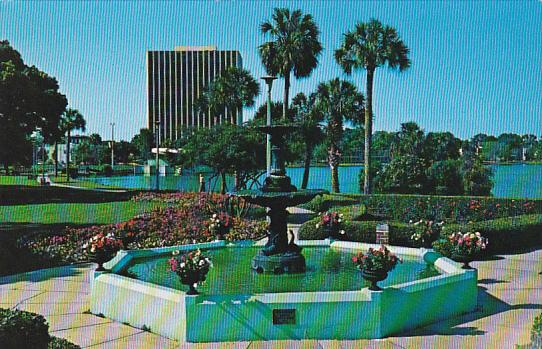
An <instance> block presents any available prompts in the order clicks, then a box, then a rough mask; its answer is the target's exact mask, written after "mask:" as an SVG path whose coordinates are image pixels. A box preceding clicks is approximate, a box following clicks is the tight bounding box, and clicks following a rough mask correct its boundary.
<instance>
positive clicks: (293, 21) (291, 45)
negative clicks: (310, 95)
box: [258, 8, 322, 119]
mask: <svg viewBox="0 0 542 349" xmlns="http://www.w3.org/2000/svg"><path fill="white" fill-rule="evenodd" d="M260 30H261V32H262V33H263V34H270V35H271V37H272V39H273V40H272V41H268V42H265V43H264V44H262V45H261V46H260V47H259V48H258V50H259V53H260V57H261V59H262V63H263V65H264V67H265V69H266V70H267V73H268V74H271V75H279V76H281V77H284V99H283V101H282V117H283V118H284V119H286V116H287V113H288V96H289V93H290V75H291V73H292V71H293V72H294V76H295V77H296V78H303V77H307V76H309V75H310V74H311V72H312V71H313V69H314V68H316V66H317V65H318V57H319V56H320V53H321V52H322V44H321V43H320V41H319V35H320V30H319V29H318V26H317V25H316V23H315V22H314V20H313V18H312V16H311V15H310V14H306V15H303V13H302V12H301V10H295V11H293V12H291V13H290V10H288V9H286V8H275V9H274V11H273V16H272V21H265V22H263V23H262V24H261V26H260Z"/></svg>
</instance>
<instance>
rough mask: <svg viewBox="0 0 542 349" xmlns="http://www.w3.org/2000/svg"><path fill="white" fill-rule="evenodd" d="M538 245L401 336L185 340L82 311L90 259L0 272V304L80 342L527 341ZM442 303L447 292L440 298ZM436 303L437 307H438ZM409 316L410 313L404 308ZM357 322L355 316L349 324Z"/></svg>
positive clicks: (541, 256)
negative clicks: (460, 305)
mask: <svg viewBox="0 0 542 349" xmlns="http://www.w3.org/2000/svg"><path fill="white" fill-rule="evenodd" d="M541 261H542V249H541V250H537V251H532V252H528V253H523V254H515V255H503V256H496V257H495V258H494V260H488V261H481V262H473V263H472V265H473V266H474V267H475V268H477V269H478V277H479V282H478V286H479V293H478V304H479V309H478V310H477V311H476V312H474V313H471V314H467V315H464V316H461V317H457V318H453V319H449V320H446V321H443V322H439V323H436V324H433V325H430V326H427V327H424V328H420V329H417V330H415V331H413V332H410V333H408V334H404V335H403V336H397V337H389V338H386V339H382V340H372V341H371V340H358V341H325V340H318V341H316V340H306V341H269V342H244V343H214V344H213V343H205V344H184V345H180V344H179V343H177V342H175V341H172V340H169V339H166V338H163V337H160V336H158V335H155V334H153V333H149V332H145V331H143V330H141V329H138V328H133V327H130V326H128V325H123V324H121V323H117V322H113V321H111V320H109V319H104V318H100V317H97V316H94V315H91V314H86V311H88V309H89V297H90V295H89V293H90V281H91V276H92V273H93V269H94V268H95V265H94V264H80V265H74V266H66V267H59V268H53V269H44V270H38V271H34V272H30V273H24V274H17V275H12V276H7V277H2V278H0V307H3V308H8V307H9V308H17V309H21V310H27V311H32V312H36V313H39V314H42V315H44V316H45V317H46V318H47V320H48V321H49V325H50V332H51V334H52V335H54V336H57V337H62V338H66V339H68V340H70V341H72V342H74V343H76V344H79V345H80V346H81V347H83V348H130V349H133V348H142V349H143V348H179V347H181V348H250V349H255V348H422V347H423V348H515V347H516V345H520V347H522V348H527V345H528V344H529V343H530V339H529V336H530V334H529V331H530V327H531V325H532V322H533V319H534V317H535V316H536V315H537V314H540V313H542V275H541V272H542V262H541ZM442 306H443V307H445V306H446V300H445V299H443V300H442ZM437 311H438V310H437ZM405 316H409V314H405ZM353 326H355V324H353Z"/></svg>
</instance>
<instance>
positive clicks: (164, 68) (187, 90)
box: [147, 46, 242, 140]
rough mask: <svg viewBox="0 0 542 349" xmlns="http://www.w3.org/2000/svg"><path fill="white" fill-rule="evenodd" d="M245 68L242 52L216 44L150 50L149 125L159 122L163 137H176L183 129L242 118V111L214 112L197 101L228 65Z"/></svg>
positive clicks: (148, 85) (148, 63)
mask: <svg viewBox="0 0 542 349" xmlns="http://www.w3.org/2000/svg"><path fill="white" fill-rule="evenodd" d="M231 66H235V67H242V59H241V54H240V53H239V51H227V50H217V49H216V47H215V46H195V47H194V46H180V47H176V48H175V50H173V51H147V101H148V118H147V127H148V128H149V129H150V130H154V128H155V122H156V120H159V121H160V138H161V139H163V140H165V139H169V140H176V139H177V138H179V137H181V135H182V133H183V131H184V130H186V129H187V128H193V127H197V128H199V127H211V126H213V125H215V124H217V123H223V122H233V123H240V122H241V121H242V110H236V111H233V112H232V111H228V110H224V112H223V113H219V114H218V115H211V113H210V112H209V111H205V110H203V111H198V110H197V108H196V106H195V103H196V101H197V100H198V98H199V97H200V96H201V95H202V93H203V91H204V90H205V89H206V88H207V87H208V86H209V85H210V84H211V82H212V81H213V80H214V79H215V77H217V76H219V75H220V74H221V72H223V71H224V70H225V69H226V68H227V67H231Z"/></svg>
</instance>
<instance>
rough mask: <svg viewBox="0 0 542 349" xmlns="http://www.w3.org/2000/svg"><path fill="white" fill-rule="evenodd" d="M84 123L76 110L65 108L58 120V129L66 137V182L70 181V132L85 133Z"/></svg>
mask: <svg viewBox="0 0 542 349" xmlns="http://www.w3.org/2000/svg"><path fill="white" fill-rule="evenodd" d="M85 126H86V121H85V119H84V118H83V115H81V113H80V112H79V110H77V109H72V108H67V109H66V110H65V111H64V113H63V114H62V118H61V120H60V129H61V130H63V131H64V132H66V133H67V136H66V181H67V182H69V181H70V142H71V132H72V131H75V130H81V131H83V132H84V131H85Z"/></svg>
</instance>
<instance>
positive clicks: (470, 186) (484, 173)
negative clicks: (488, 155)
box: [461, 151, 493, 196]
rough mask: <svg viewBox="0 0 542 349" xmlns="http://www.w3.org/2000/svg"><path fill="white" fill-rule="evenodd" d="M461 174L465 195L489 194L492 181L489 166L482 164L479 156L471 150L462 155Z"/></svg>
mask: <svg viewBox="0 0 542 349" xmlns="http://www.w3.org/2000/svg"><path fill="white" fill-rule="evenodd" d="M461 160H462V163H461V176H462V178H463V180H462V183H463V192H464V194H465V195H484V196H485V195H491V188H492V187H493V181H492V180H491V177H492V175H493V171H492V170H491V168H489V167H486V166H484V165H483V164H482V161H481V159H480V157H479V156H478V155H477V154H476V153H475V152H472V151H469V152H466V153H465V155H464V156H463V157H462V159H461Z"/></svg>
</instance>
